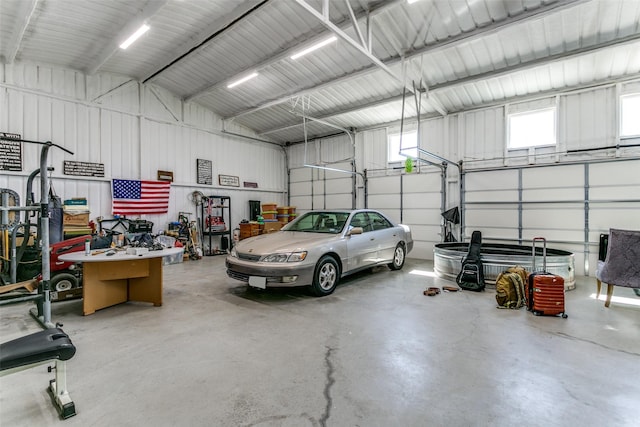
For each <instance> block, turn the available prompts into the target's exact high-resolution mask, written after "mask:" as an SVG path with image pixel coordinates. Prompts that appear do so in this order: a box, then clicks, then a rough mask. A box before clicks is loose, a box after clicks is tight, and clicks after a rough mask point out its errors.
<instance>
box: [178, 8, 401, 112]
mask: <svg viewBox="0 0 640 427" xmlns="http://www.w3.org/2000/svg"><path fill="white" fill-rule="evenodd" d="M405 1H406V0H393V1H387V2H383V3H382V4H380V5H379V6H377V7H376V8H373V9H371V10H370V11H369V13H368V15H369V16H375V15H377V14H379V13H382V12H384V11H385V10H387V9H389V8H391V7H394V6H397V5H398V4H401V3H404V2H405ZM366 16H367V14H365V13H360V14H359V15H358V16H357V19H365V18H366ZM350 25H351V23H350V22H346V23H344V24H341V25H340V28H341V29H346V28H348V27H349V26H350ZM327 33H329V31H325V32H323V33H322V34H319V35H317V36H315V37H312V38H310V39H308V40H305V43H304V44H305V45H307V44H308V45H309V46H312V45H314V44H316V43H318V42H320V41H322V40H324V39H326V38H327ZM300 48H301V46H300V44H299V43H298V44H296V45H294V46H291V47H290V48H287V49H285V50H284V51H282V52H281V53H279V54H277V55H271V56H269V57H268V58H267V59H265V60H264V61H262V62H259V63H257V64H255V65H253V66H251V67H247V68H244V69H242V70H240V71H238V72H237V73H235V74H234V75H233V76H230V77H228V78H226V79H224V80H220V81H218V82H216V83H213V84H211V85H208V86H206V87H202V88H200V89H198V90H196V91H195V92H194V93H192V94H190V95H187V96H186V97H184V99H183V101H185V102H190V101H193V100H195V99H197V98H200V97H202V96H205V95H206V94H207V93H209V92H213V91H215V90H216V89H219V88H221V87H225V86H226V85H227V84H229V83H231V82H232V81H233V80H236V79H237V77H238V76H239V75H242V74H246V73H248V72H249V71H256V72H260V70H264V69H265V68H268V67H270V66H272V65H273V64H276V63H278V62H280V61H283V60H285V59H287V58H289V57H290V56H291V55H292V54H294V53H295V52H297V51H298V50H300ZM296 94H300V93H299V92H297V93H296ZM289 98H290V96H288V97H287V98H286V100H289ZM282 102H284V101H281V102H278V103H279V104H280V103H282ZM274 105H275V104H274Z"/></svg>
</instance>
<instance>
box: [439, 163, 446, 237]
mask: <svg viewBox="0 0 640 427" xmlns="http://www.w3.org/2000/svg"><path fill="white" fill-rule="evenodd" d="M440 179H441V183H440V212H444V211H445V210H446V209H447V164H446V163H445V162H442V168H441V169H440ZM446 233H447V229H446V227H445V221H444V219H443V218H442V216H441V217H440V234H441V236H442V241H443V242H444V241H445V240H446V237H447V236H446Z"/></svg>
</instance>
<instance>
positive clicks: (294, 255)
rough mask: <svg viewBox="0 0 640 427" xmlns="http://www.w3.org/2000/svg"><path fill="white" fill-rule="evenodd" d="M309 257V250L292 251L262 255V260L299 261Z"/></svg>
mask: <svg viewBox="0 0 640 427" xmlns="http://www.w3.org/2000/svg"><path fill="white" fill-rule="evenodd" d="M306 257H307V252H306V251H305V252H291V253H281V254H269V255H265V256H264V257H262V259H261V260H260V261H262V262H299V261H302V260H304V259H305V258H306Z"/></svg>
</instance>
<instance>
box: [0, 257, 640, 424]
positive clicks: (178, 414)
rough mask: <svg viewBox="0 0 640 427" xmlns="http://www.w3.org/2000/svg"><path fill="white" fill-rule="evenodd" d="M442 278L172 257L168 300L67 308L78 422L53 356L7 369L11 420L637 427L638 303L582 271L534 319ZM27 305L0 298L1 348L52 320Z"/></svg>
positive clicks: (56, 313)
mask: <svg viewBox="0 0 640 427" xmlns="http://www.w3.org/2000/svg"><path fill="white" fill-rule="evenodd" d="M430 271H432V264H431V263H430V262H425V261H418V260H408V261H407V264H406V265H405V268H404V270H402V271H400V272H393V271H390V270H388V269H387V268H386V267H385V268H377V269H375V270H374V271H373V273H372V274H371V273H369V274H358V275H356V276H354V277H351V278H349V279H346V280H344V281H343V284H342V285H341V286H340V287H338V289H337V290H336V292H335V293H334V294H333V295H331V296H329V297H325V298H315V297H311V296H310V295H309V294H308V293H306V291H304V290H284V289H283V290H273V291H266V292H265V291H254V290H248V289H247V287H246V286H244V285H243V284H241V283H239V282H236V281H234V280H231V279H229V278H227V276H226V274H225V273H224V258H223V257H208V258H204V259H203V260H200V261H188V262H185V263H182V264H175V265H170V266H166V267H165V281H164V283H165V285H164V305H163V306H162V307H152V306H151V305H147V304H140V303H127V304H122V305H119V306H115V307H111V308H107V309H104V310H101V311H98V312H96V313H95V314H93V315H91V316H87V317H83V316H82V315H81V301H80V300H75V301H66V302H59V303H54V304H53V310H52V319H53V321H56V322H62V323H63V324H64V330H65V331H66V332H67V333H68V334H69V335H70V337H71V338H72V339H73V342H74V344H75V345H76V347H77V353H76V355H75V357H74V358H73V359H71V360H70V361H69V362H68V375H67V378H68V384H69V390H70V393H71V397H72V399H73V400H74V402H75V404H76V408H77V411H78V414H77V415H76V416H75V417H73V418H70V419H68V420H65V421H60V420H59V419H58V418H57V413H56V411H55V409H54V408H53V406H52V405H51V404H50V401H49V397H48V395H47V393H46V392H45V388H46V387H47V385H48V382H49V379H50V378H53V374H49V373H47V371H46V366H42V367H39V368H34V369H30V370H28V371H23V372H20V373H16V374H12V375H9V376H6V377H3V378H1V379H0V425H2V426H12V427H20V426H29V427H32V426H50V425H51V426H57V425H60V426H62V425H64V426H68V427H71V426H83V427H85V426H119V427H120V426H136V427H138V426H186V425H189V426H514V425H519V426H541V425H546V426H632V425H633V426H637V425H638V422H639V420H640V373H639V371H640V339H639V338H640V306H633V305H627V304H622V303H615V302H614V303H613V304H612V306H611V308H609V309H605V308H604V303H603V302H602V301H596V300H594V299H593V298H591V297H590V295H591V294H593V293H594V292H595V280H594V279H592V278H584V277H581V278H578V281H577V289H576V290H573V291H570V292H568V293H567V295H566V298H567V312H568V314H569V318H568V319H562V318H549V317H536V316H533V315H532V314H530V313H528V312H527V311H526V310H524V309H521V310H516V311H514V310H498V309H496V308H495V299H494V291H493V289H488V290H487V291H486V292H484V293H480V294H478V293H473V292H458V293H441V294H440V295H437V296H435V297H427V296H423V295H422V291H423V290H424V289H425V288H426V287H427V286H433V285H436V286H442V285H445V284H451V283H450V282H447V281H445V280H442V279H438V278H434V277H432V276H429V275H425V274H428V273H427V272H430ZM614 295H615V296H618V297H628V298H629V299H630V300H631V301H632V302H635V303H640V298H637V297H636V296H635V295H634V294H633V292H631V290H629V289H625V288H616V289H615V294H614ZM30 307H31V306H30V305H29V304H27V303H24V304H18V305H11V306H3V307H0V340H1V341H3V342H4V341H7V340H9V339H12V338H16V337H19V336H22V335H26V334H28V333H30V332H35V331H37V330H39V327H38V324H37V323H36V322H35V321H34V320H33V319H32V318H31V317H30V316H29V315H28V310H29V308H30Z"/></svg>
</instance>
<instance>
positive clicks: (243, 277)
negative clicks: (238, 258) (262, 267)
mask: <svg viewBox="0 0 640 427" xmlns="http://www.w3.org/2000/svg"><path fill="white" fill-rule="evenodd" d="M227 275H228V276H229V277H231V278H232V279H236V280H240V281H241V282H248V281H249V275H248V274H242V273H238V272H237V271H231V270H227Z"/></svg>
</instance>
